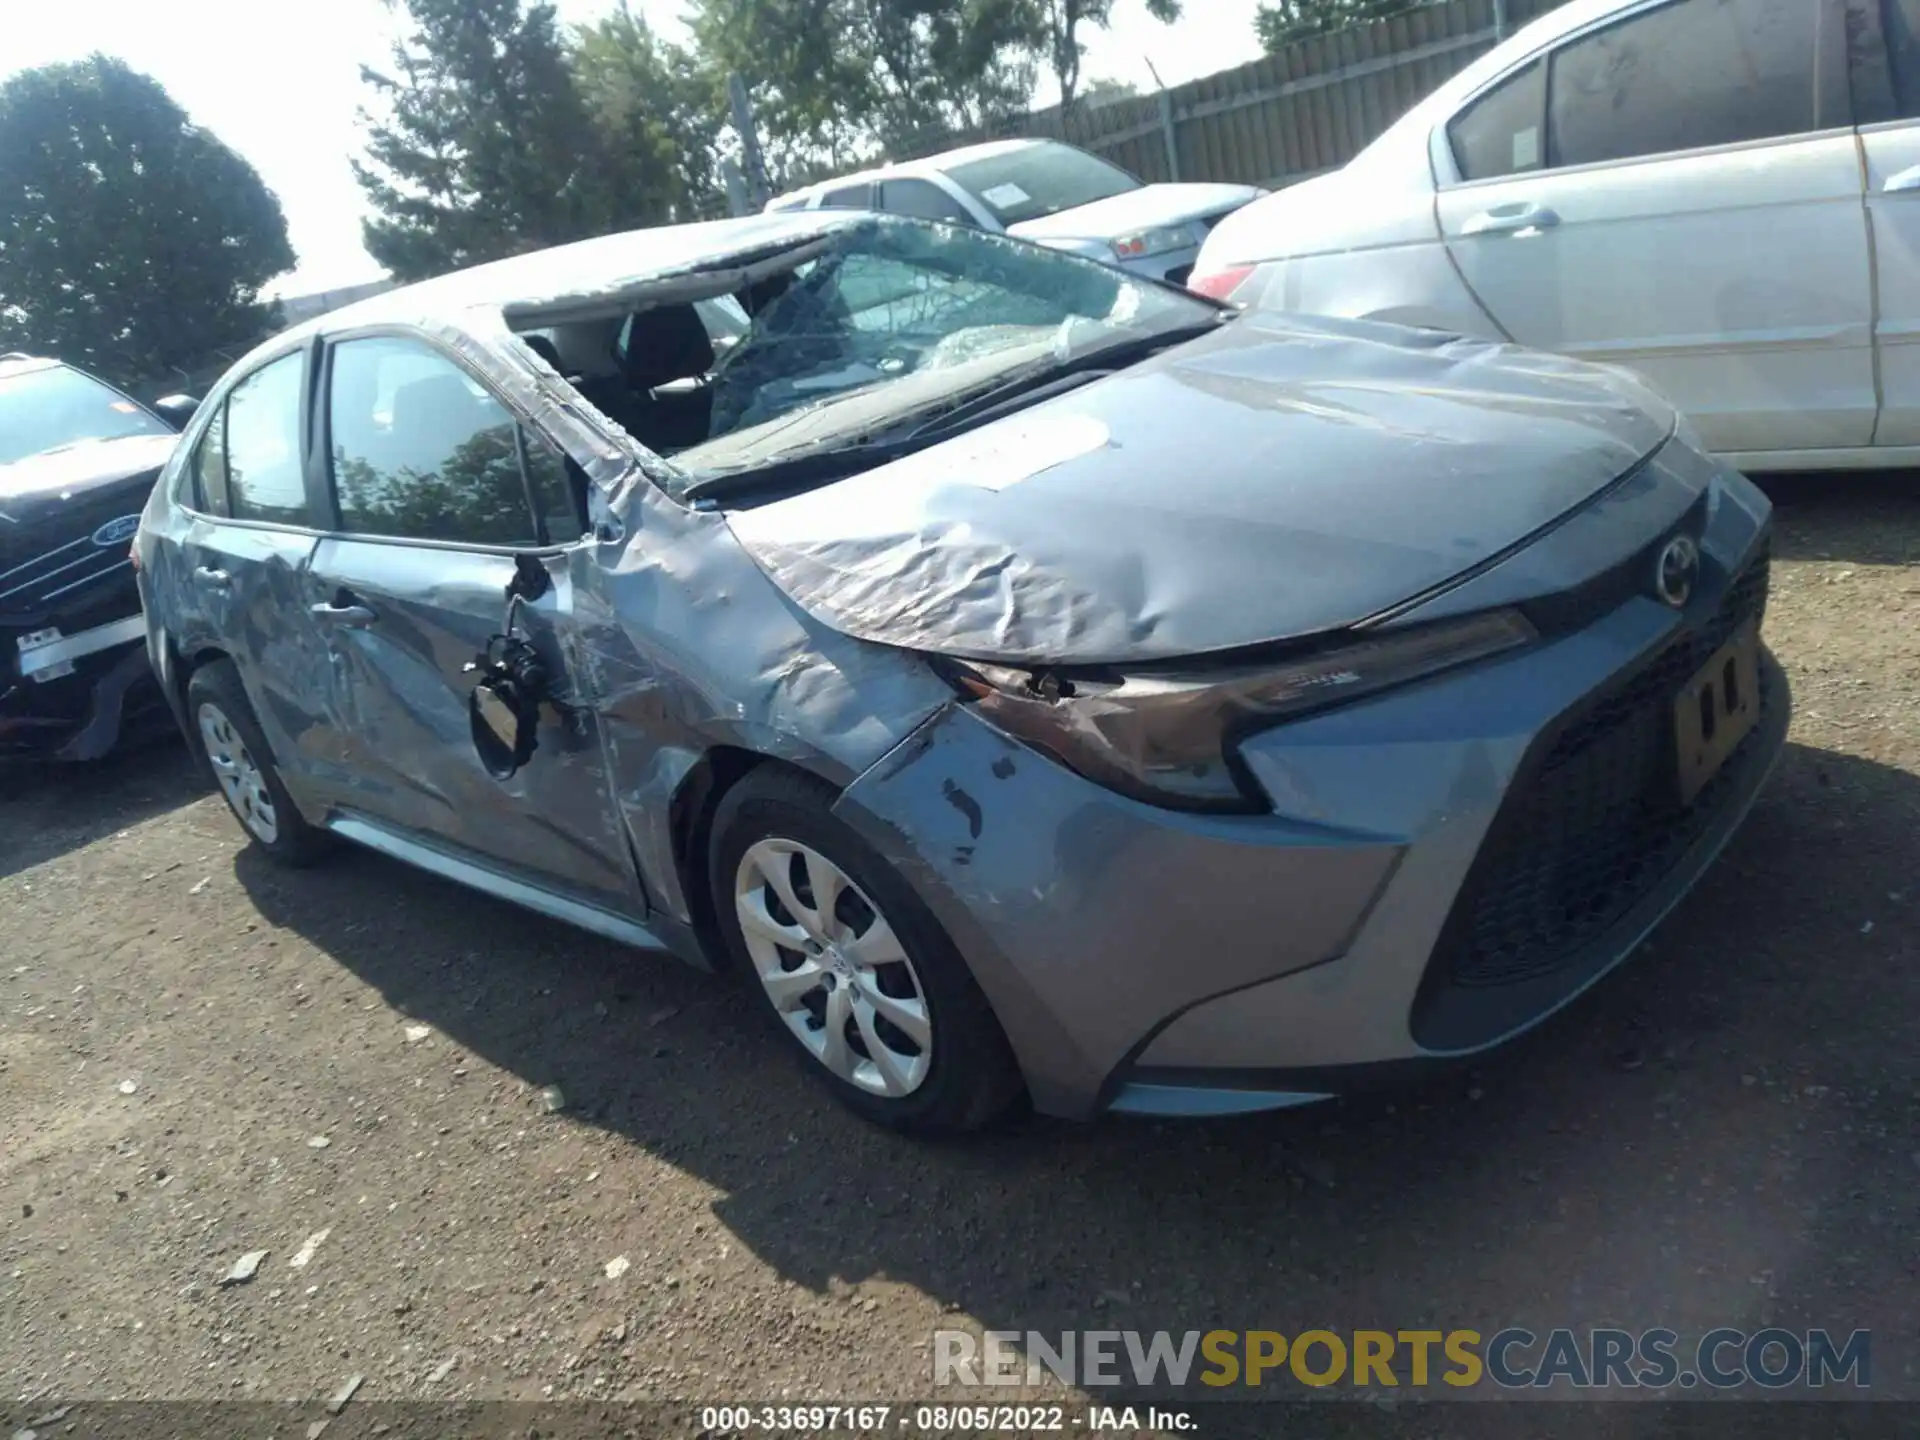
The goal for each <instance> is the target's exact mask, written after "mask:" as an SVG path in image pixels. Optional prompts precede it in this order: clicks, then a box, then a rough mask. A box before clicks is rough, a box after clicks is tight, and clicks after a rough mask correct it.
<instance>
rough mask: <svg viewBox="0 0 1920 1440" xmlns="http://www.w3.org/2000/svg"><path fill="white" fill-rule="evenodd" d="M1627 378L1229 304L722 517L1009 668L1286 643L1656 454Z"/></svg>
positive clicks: (796, 582) (1641, 393)
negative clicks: (844, 475) (1130, 354)
mask: <svg viewBox="0 0 1920 1440" xmlns="http://www.w3.org/2000/svg"><path fill="white" fill-rule="evenodd" d="M1673 426H1674V414H1673V411H1672V410H1671V408H1670V407H1668V406H1667V405H1666V404H1665V403H1664V402H1662V401H1661V400H1659V399H1658V398H1657V397H1656V396H1655V395H1654V394H1653V393H1652V392H1651V391H1649V390H1648V389H1646V388H1645V387H1644V386H1643V385H1641V384H1640V383H1639V382H1638V381H1636V380H1634V379H1633V378H1632V377H1631V376H1629V375H1627V374H1625V373H1624V372H1621V371H1617V370H1612V369H1605V368H1601V367H1598V366H1593V365H1587V364H1583V363H1581V362H1578V361H1573V360H1567V359H1564V358H1561V357H1559V356H1554V355H1546V354H1540V353H1536V352H1532V351H1527V350H1522V349H1519V348H1517V347H1515V346H1510V345H1497V344H1490V343H1487V342H1484V341H1479V340H1469V339H1463V338H1459V337H1455V336H1447V335H1442V334H1439V333H1437V332H1433V331H1426V330H1413V329H1407V328H1403V327H1401V326H1397V325H1384V324H1378V323H1374V322H1368V321H1344V320H1331V319H1325V320H1323V319H1307V318H1304V317H1299V316H1287V315H1275V314H1248V315H1245V316H1243V317H1241V318H1239V319H1237V320H1235V321H1233V322H1231V323H1229V324H1226V325H1224V326H1223V327H1222V329H1221V330H1220V332H1219V333H1218V334H1215V335H1209V336H1206V337H1204V338H1202V339H1200V340H1196V341H1193V342H1192V343H1190V344H1187V345H1182V346H1179V347H1177V348H1175V349H1173V350H1169V351H1167V352H1164V353H1163V354H1161V355H1159V356H1157V357H1155V358H1154V359H1152V360H1149V361H1147V362H1145V363H1143V364H1140V365H1135V366H1132V367H1129V368H1127V369H1125V370H1122V371H1120V372H1118V373H1116V374H1114V375H1111V376H1108V377H1106V378H1104V379H1101V380H1096V381H1094V382H1092V383H1090V384H1087V385H1085V386H1082V387H1081V388H1079V389H1077V390H1073V391H1070V392H1068V393H1067V394H1065V395H1062V396H1059V397H1057V398H1055V399H1053V400H1050V401H1046V402H1043V403H1041V404H1039V405H1036V406H1034V407H1032V408H1031V409H1028V410H1025V411H1022V412H1020V413H1019V414H1017V415H1014V416H1011V417H1009V418H1007V419H1005V420H1001V421H997V422H995V423H993V424H990V425H986V426H982V427H980V428H979V429H977V430H973V431H970V432H968V433H966V434H964V435H961V436H958V437H956V438H955V439H953V440H949V441H946V442H944V443H942V444H940V445H936V446H933V447H931V448H929V449H927V450H923V451H920V452H918V453H916V454H914V455H911V456H908V457H907V458H905V459H903V460H899V461H896V462H894V463H893V464H891V465H885V466H881V467H879V468H878V469H875V470H871V471H868V472H866V473H864V474H861V475H857V476H854V477H853V478H851V479H847V480H843V481H840V482H838V483H836V484H832V485H827V486H823V487H821V488H820V489H817V490H813V491H809V492H807V493H805V494H802V495H797V496H793V497H791V498H789V499H785V500H780V501H776V502H774V503H771V504H766V505H761V506H758V507H755V508H752V509H745V510H740V511H736V512H734V513H732V514H731V515H730V516H729V517H728V519H729V523H730V524H731V525H732V527H733V530H734V533H735V534H736V536H737V537H738V538H739V540H740V542H741V544H742V545H743V546H745V547H746V549H747V550H748V552H749V553H750V554H751V555H752V556H753V557H754V559H755V560H756V561H757V562H758V563H759V564H760V566H761V568H762V569H763V570H764V571H766V573H767V574H768V575H769V576H771V577H772V578H773V579H774V581H775V582H776V583H778V584H779V585H780V586H781V587H782V588H783V589H784V590H785V591H786V592H787V594H788V595H789V596H791V597H792V598H793V600H794V601H795V602H796V603H797V604H799V605H800V606H801V607H802V608H803V609H805V610H806V611H808V612H809V613H810V614H812V615H813V616H814V617H815V618H817V619H819V620H820V621H822V622H823V623H825V624H828V625H831V626H833V627H834V628H835V629H838V630H841V631H843V632H845V633H847V634H851V635H855V636H859V637H860V638H863V639H867V640H874V641H879V642H882V643H885V644H890V645H898V646H903V647H906V648H909V649H915V650H922V651H928V652H936V653H942V654H949V655H958V656H966V657H969V658H973V659H980V660H998V661H1003V662H1006V663H1024V664H1046V663H1105V662H1128V661H1132V662H1138V661H1147V660H1159V659H1170V658H1175V657H1179V656H1185V655H1198V654H1203V653H1206V652H1209V651H1217V650H1227V649H1232V648H1236V647H1239V646H1245V645H1252V644H1258V643H1263V642H1268V641H1276V640H1286V639H1294V638H1298V637H1302V636H1307V635H1312V634H1315V633H1318V632H1323V631H1328V630H1333V629H1337V628H1339V627H1342V626H1346V625H1349V624H1352V623H1354V622H1356V621H1359V620H1363V619H1366V618H1367V617H1369V616H1372V615H1376V614H1378V613H1379V612H1381V611H1383V610H1386V609H1389V608H1391V607H1393V606H1395V605H1397V604H1399V603H1401V602H1402V601H1405V600H1407V599H1410V598H1411V597H1413V596H1416V595H1420V594H1422V593H1424V592H1426V591H1429V590H1432V589H1433V588H1435V587H1436V586H1440V585H1442V584H1444V583H1445V582H1446V581H1448V580H1450V579H1452V578H1454V577H1455V576H1458V575H1460V574H1461V573H1462V572H1464V571H1467V570H1470V569H1473V568H1474V567H1476V566H1479V565H1481V564H1482V563H1483V562H1485V561H1488V560H1490V559H1492V558H1493V557H1496V556H1498V555H1500V554H1501V553H1502V552H1503V551H1506V550H1508V549H1510V548H1512V547H1513V546H1515V545H1517V544H1519V543H1520V542H1522V541H1524V540H1525V539H1527V537H1529V536H1530V535H1532V534H1534V533H1535V532H1536V531H1538V530H1540V529H1541V528H1542V527H1543V526H1546V525H1548V524H1550V523H1551V522H1552V521H1554V520H1556V519H1557V518H1558V517H1560V516H1561V515H1563V514H1565V513H1566V512H1567V511H1568V510H1570V509H1572V508H1574V507H1576V506H1578V505H1580V504H1581V503H1583V502H1584V501H1586V500H1587V499H1589V498H1590V497H1592V496H1593V495H1594V494H1595V493H1596V492H1598V491H1600V490H1602V489H1604V488H1605V487H1606V486H1607V485H1608V484H1609V483H1610V482H1612V481H1613V480H1615V479H1616V478H1618V477H1619V476H1621V475H1622V474H1624V473H1625V472H1626V471H1628V470H1630V469H1631V468H1632V467H1633V466H1634V465H1635V464H1637V463H1638V462H1639V461H1640V460H1642V459H1643V458H1645V457H1646V456H1647V455H1649V454H1651V453H1652V452H1653V451H1654V450H1655V449H1657V448H1658V447H1659V446H1660V445H1661V444H1662V443H1663V442H1664V441H1665V440H1666V438H1667V437H1668V436H1669V435H1670V434H1671V433H1672V430H1673Z"/></svg>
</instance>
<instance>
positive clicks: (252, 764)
mask: <svg viewBox="0 0 1920 1440" xmlns="http://www.w3.org/2000/svg"><path fill="white" fill-rule="evenodd" d="M187 719H188V721H189V723H190V724H191V725H192V727H193V737H194V739H195V741H196V742H197V747H198V750H199V755H200V762H201V764H203V765H204V766H205V767H206V769H207V773H208V774H209V776H211V778H212V780H213V783H214V785H215V786H216V787H217V788H218V789H219V791H220V795H221V798H222V799H224V800H225V801H226V802H227V808H228V809H229V810H231V811H232V812H233V818H234V819H236V820H238V821H239V822H240V828H241V829H242V830H245V831H246V832H247V838H248V839H249V840H251V841H252V842H253V843H254V844H255V845H257V846H259V847H260V848H261V849H262V850H264V851H265V852H266V853H267V854H268V855H270V856H271V857H272V858H273V859H275V860H277V861H279V862H280V863H281V864H283V865H290V866H300V865H310V864H312V863H313V862H314V861H315V860H317V859H319V858H320V856H321V855H323V854H325V853H326V851H327V849H328V848H329V846H328V841H329V839H330V838H331V837H330V836H329V835H328V834H327V832H326V831H324V830H319V829H316V828H314V827H313V826H312V825H309V824H308V823H307V822H306V820H305V818H303V817H302V816H301V814H300V811H299V809H298V808H297V807H296V806H295V805H294V803H293V797H292V796H290V795H288V794H287V787H286V785H285V784H284V783H283V782H282V781H281V779H280V770H279V767H278V766H277V765H275V764H274V760H273V751H272V749H271V748H270V747H269V746H268V745H267V737H266V736H265V735H264V734H263V733H262V732H261V729H260V722H259V721H258V720H257V719H255V718H254V714H253V706H252V705H250V704H248V703H247V692H246V691H245V690H244V689H243V688H242V687H241V684H240V674H239V672H238V671H236V670H235V669H234V668H233V664H232V662H231V661H227V660H212V661H209V662H208V663H207V664H205V665H202V666H200V667H199V668H198V669H196V670H195V671H194V672H193V675H192V677H191V678H190V679H189V680H188V681H187Z"/></svg>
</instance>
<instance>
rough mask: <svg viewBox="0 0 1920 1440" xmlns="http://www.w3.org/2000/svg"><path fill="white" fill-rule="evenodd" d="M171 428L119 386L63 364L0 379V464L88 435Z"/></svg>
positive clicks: (115, 435)
mask: <svg viewBox="0 0 1920 1440" xmlns="http://www.w3.org/2000/svg"><path fill="white" fill-rule="evenodd" d="M171 433H172V432H171V431H169V430H168V429H167V427H166V426H165V425H163V424H161V423H160V421H158V420H156V419H155V418H154V417H153V416H152V415H151V414H149V413H148V412H147V411H145V410H143V409H141V408H140V407H139V406H138V405H136V404H134V403H133V401H131V400H129V399H128V398H127V397H126V396H124V395H122V394H121V393H120V392H119V391H118V390H112V389H109V388H108V387H107V386H105V385H102V384H101V383H100V382H99V381H98V380H95V379H93V378H92V377H90V376H87V375H82V374H81V373H80V372H79V371H78V370H69V369H68V368H67V367H66V366H64V365H50V366H48V367H47V368H45V369H43V370H29V371H27V372H25V373H24V374H16V375H10V376H8V377H6V378H5V379H0V465H11V464H12V463H13V462H14V461H16V460H25V459H26V458H27V457H28V456H30V455H45V454H47V453H49V452H51V451H54V450H65V449H67V448H69V447H71V446H74V445H78V444H80V443H81V442H82V441H86V440H120V439H124V438H125V437H127V436H129V435H167V434H171Z"/></svg>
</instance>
